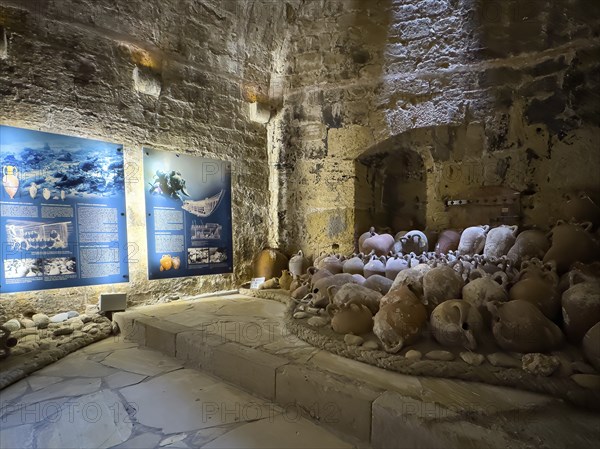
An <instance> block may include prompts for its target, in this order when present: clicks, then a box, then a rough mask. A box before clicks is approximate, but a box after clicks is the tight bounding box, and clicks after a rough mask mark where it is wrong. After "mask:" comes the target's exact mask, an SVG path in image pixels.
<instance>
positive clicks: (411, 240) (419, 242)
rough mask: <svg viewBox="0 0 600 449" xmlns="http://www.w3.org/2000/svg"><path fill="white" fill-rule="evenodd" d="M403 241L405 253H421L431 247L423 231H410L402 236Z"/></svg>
mask: <svg viewBox="0 0 600 449" xmlns="http://www.w3.org/2000/svg"><path fill="white" fill-rule="evenodd" d="M401 242H402V252H403V253H404V254H406V253H411V252H412V253H415V254H416V255H419V254H422V253H424V252H426V251H427V250H428V249H429V243H428V240H427V236H426V235H425V234H424V233H423V232H421V231H417V230H413V231H408V232H407V233H406V235H405V236H404V237H402V238H401Z"/></svg>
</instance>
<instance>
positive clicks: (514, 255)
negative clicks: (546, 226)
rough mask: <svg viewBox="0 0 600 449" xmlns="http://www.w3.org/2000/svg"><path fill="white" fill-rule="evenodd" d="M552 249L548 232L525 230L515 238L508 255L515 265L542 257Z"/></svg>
mask: <svg viewBox="0 0 600 449" xmlns="http://www.w3.org/2000/svg"><path fill="white" fill-rule="evenodd" d="M549 249H550V240H549V239H548V237H547V236H546V233H544V232H542V231H538V230H535V229H530V230H528V231H523V232H521V233H520V234H519V235H517V238H516V240H515V244H514V245H513V246H512V248H511V249H510V250H509V251H508V254H507V257H508V260H510V261H511V262H512V263H513V264H514V265H515V266H520V265H521V262H523V261H524V260H527V259H532V258H534V257H535V258H538V259H542V258H543V257H544V255H545V254H546V252H548V250H549Z"/></svg>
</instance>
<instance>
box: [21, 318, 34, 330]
mask: <svg viewBox="0 0 600 449" xmlns="http://www.w3.org/2000/svg"><path fill="white" fill-rule="evenodd" d="M19 322H20V323H21V326H22V327H24V328H25V329H31V328H33V327H35V322H34V321H33V320H30V319H29V318H21V319H20V320H19Z"/></svg>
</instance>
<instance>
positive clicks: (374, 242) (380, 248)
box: [361, 234, 394, 256]
mask: <svg viewBox="0 0 600 449" xmlns="http://www.w3.org/2000/svg"><path fill="white" fill-rule="evenodd" d="M362 247H363V251H361V252H363V253H365V254H368V253H370V252H371V251H374V252H375V254H376V255H377V256H385V255H386V254H387V253H389V252H390V251H391V250H392V248H393V247H394V237H392V236H391V235H390V234H380V235H374V236H373V237H369V238H368V239H366V240H365V241H364V242H363V245H362Z"/></svg>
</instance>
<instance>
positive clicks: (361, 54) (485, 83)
mask: <svg viewBox="0 0 600 449" xmlns="http://www.w3.org/2000/svg"><path fill="white" fill-rule="evenodd" d="M293 17H294V21H293V23H291V24H290V25H289V26H288V33H289V38H288V39H289V41H290V43H291V44H290V46H289V49H288V51H289V54H290V56H289V58H287V59H288V65H287V69H286V74H287V76H286V78H285V81H286V93H285V95H284V99H283V102H282V107H281V108H280V109H279V111H278V114H277V116H276V117H275V120H272V122H271V124H270V125H269V126H270V132H269V146H270V151H269V153H270V157H271V160H272V165H273V166H274V167H275V169H276V171H277V172H278V175H277V176H275V177H277V178H279V180H280V181H282V182H281V183H280V184H281V185H282V187H281V189H280V191H279V193H278V196H277V198H274V204H275V205H276V207H277V210H278V213H277V219H279V228H278V229H279V234H278V235H276V236H274V239H275V240H276V242H277V243H278V244H279V245H280V246H282V247H284V248H286V249H288V250H289V251H290V252H291V251H296V250H297V249H300V248H302V249H303V250H305V252H308V253H310V254H318V253H319V252H321V251H323V250H326V249H328V248H329V247H330V245H331V243H332V242H336V243H338V244H340V245H341V250H342V251H346V252H349V251H351V250H352V249H353V247H354V242H353V240H354V238H356V236H357V235H358V234H360V233H362V232H364V231H365V230H366V229H368V226H369V225H370V223H369V221H371V219H370V217H372V216H373V210H374V209H376V205H377V201H378V198H377V193H376V192H377V189H378V186H377V185H376V184H377V182H381V181H377V180H373V177H371V178H368V173H367V172H368V170H367V169H366V168H364V167H363V166H361V164H356V162H355V160H356V159H357V158H359V157H361V156H363V157H364V156H365V155H372V154H376V153H377V152H380V153H381V154H382V156H381V157H384V156H385V154H391V153H393V152H394V151H405V152H411V151H413V152H416V153H417V154H419V155H420V156H421V158H422V159H423V163H424V164H425V168H426V173H425V174H426V176H425V177H426V181H425V182H426V184H427V188H426V191H427V198H426V209H427V210H426V225H427V226H428V227H429V228H431V229H432V230H439V229H442V228H444V227H445V226H447V224H448V223H447V221H446V217H447V216H446V214H445V213H444V210H443V206H442V205H443V203H442V199H443V198H445V197H452V196H453V195H454V194H456V193H459V192H461V191H464V190H465V189H469V188H477V187H479V186H485V185H502V186H505V187H508V188H511V189H514V190H517V191H519V192H522V194H523V221H524V224H526V225H538V226H541V227H548V226H549V225H550V224H551V223H552V222H553V221H554V220H555V219H556V218H559V216H560V205H561V201H562V197H561V195H562V194H563V193H565V192H570V191H577V190H586V191H588V192H589V193H590V194H592V195H597V194H599V193H600V184H599V181H598V177H597V175H596V174H595V173H598V172H599V171H600V151H599V150H598V144H597V143H598V141H599V139H600V128H599V127H598V124H599V123H600V120H599V118H600V102H598V85H599V83H600V70H599V69H600V59H599V58H598V56H599V54H600V40H599V34H598V32H599V31H600V4H598V3H597V2H591V1H590V2H586V1H583V2H574V1H569V0H560V1H549V0H531V1H530V0H527V1H525V0H510V1H495V0H486V1H483V0H481V1H479V0H439V1H438V0H436V1H433V0H381V1H375V2H368V4H367V2H359V1H351V0H338V1H324V2H307V3H306V4H303V5H302V6H301V7H299V8H297V9H296V10H294V16H293ZM272 80H273V78H272ZM284 180H287V181H288V182H287V183H285V182H283V181H284ZM379 199H380V198H379ZM598 199H600V198H598ZM373 224H377V223H373ZM473 224H479V223H473ZM396 230H400V229H396Z"/></svg>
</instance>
